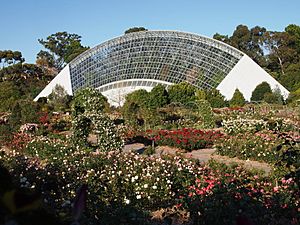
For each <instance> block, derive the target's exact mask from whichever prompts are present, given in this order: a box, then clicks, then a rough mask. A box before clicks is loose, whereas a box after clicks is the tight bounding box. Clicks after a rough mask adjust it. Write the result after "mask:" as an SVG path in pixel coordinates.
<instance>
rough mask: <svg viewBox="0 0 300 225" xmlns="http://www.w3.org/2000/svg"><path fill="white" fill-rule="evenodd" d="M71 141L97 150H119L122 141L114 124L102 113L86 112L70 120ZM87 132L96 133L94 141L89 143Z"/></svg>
mask: <svg viewBox="0 0 300 225" xmlns="http://www.w3.org/2000/svg"><path fill="white" fill-rule="evenodd" d="M72 130H73V137H72V139H73V141H74V143H75V145H78V146H82V147H83V146H89V145H91V146H93V147H94V148H96V149H97V150H98V151H105V152H109V151H120V150H122V148H123V145H124V141H123V140H122V138H121V136H120V135H119V133H118V130H117V127H116V125H115V124H114V123H113V121H112V120H110V119H109V118H108V117H107V116H105V115H104V114H103V113H93V112H87V111H85V113H83V114H81V115H78V116H77V117H75V118H74V120H73V121H72ZM89 134H94V135H96V143H95V144H89V142H88V136H89Z"/></svg>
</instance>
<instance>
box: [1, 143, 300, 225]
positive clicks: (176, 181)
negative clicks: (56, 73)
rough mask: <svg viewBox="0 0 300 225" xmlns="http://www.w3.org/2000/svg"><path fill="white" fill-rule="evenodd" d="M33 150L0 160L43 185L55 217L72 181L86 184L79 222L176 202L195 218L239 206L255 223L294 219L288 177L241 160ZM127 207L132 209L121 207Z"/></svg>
mask: <svg viewBox="0 0 300 225" xmlns="http://www.w3.org/2000/svg"><path fill="white" fill-rule="evenodd" d="M48 144H49V143H47V145H48ZM41 151H43V148H41ZM51 152H52V154H51ZM25 153H26V151H25ZM31 154H32V153H31ZM35 154H36V155H35V157H33V158H32V157H28V156H26V155H23V154H21V153H19V152H16V151H14V152H11V153H10V154H4V155H2V156H1V157H0V163H2V164H4V165H5V166H6V167H8V168H9V169H10V172H11V174H13V175H14V176H15V180H16V182H17V183H18V182H19V183H20V184H21V185H23V186H24V187H28V188H31V189H35V190H37V191H38V192H40V193H42V197H43V200H44V202H46V204H47V205H48V206H49V207H51V208H52V210H55V212H56V213H57V215H60V216H61V217H62V219H67V218H68V214H67V212H68V211H70V208H71V203H72V199H73V198H74V196H75V192H76V189H77V188H78V187H79V186H81V185H82V184H87V185H88V198H87V208H86V210H85V216H84V218H82V224H120V223H122V221H123V222H124V217H125V218H126V219H127V221H128V220H129V221H132V217H135V216H133V215H137V212H141V211H144V212H147V211H149V210H150V211H153V210H157V209H160V208H163V207H171V206H173V205H176V204H177V207H179V208H184V209H186V210H188V212H190V214H191V218H190V219H191V221H192V222H193V223H194V224H232V222H233V221H235V220H237V219H238V216H239V214H240V215H246V216H248V217H249V218H251V219H252V220H253V222H254V224H265V223H266V224H273V223H274V222H276V221H277V220H279V221H284V224H292V222H296V223H297V222H299V215H298V216H297V208H298V207H299V196H300V195H299V188H298V187H297V185H296V183H295V182H294V181H293V179H288V180H287V179H278V180H277V181H276V180H272V179H269V178H260V177H257V176H255V175H253V174H251V173H249V172H246V171H244V170H243V169H242V168H241V167H236V168H233V169H229V168H228V167H226V166H224V165H223V166H220V165H216V164H212V165H210V166H209V165H200V164H199V163H197V162H193V161H190V160H188V159H183V158H180V157H168V158H154V157H144V156H141V155H137V154H133V153H129V154H124V153H116V152H109V153H104V152H100V153H99V154H94V153H88V152H86V151H82V150H81V151H80V150H78V149H72V148H71V149H70V148H69V149H63V148H61V147H59V150H56V151H48V153H47V154H48V155H47V160H46V161H41V160H40V159H39V156H40V155H41V154H40V152H39V148H37V149H36V152H35ZM228 208H230V209H231V210H228ZM128 209H130V210H135V211H134V214H132V211H129V213H127V214H125V213H124V214H122V212H124V210H125V212H128ZM126 210H127V211H126ZM130 212H131V213H130ZM261 213H263V214H264V216H261ZM133 219H134V220H136V218H133ZM140 222H141V224H145V223H146V221H140ZM128 223H129V224H130V222H128Z"/></svg>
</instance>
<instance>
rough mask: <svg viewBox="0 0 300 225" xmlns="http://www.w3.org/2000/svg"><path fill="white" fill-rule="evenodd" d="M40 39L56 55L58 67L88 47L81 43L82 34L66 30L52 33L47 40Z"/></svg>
mask: <svg viewBox="0 0 300 225" xmlns="http://www.w3.org/2000/svg"><path fill="white" fill-rule="evenodd" d="M38 41H39V43H40V44H42V45H43V46H44V47H45V48H46V49H48V50H49V51H50V53H52V54H53V55H54V56H55V66H56V67H57V68H58V69H61V68H62V66H63V65H64V64H65V63H69V62H70V61H71V60H73V59H74V58H75V57H76V56H78V55H79V54H81V53H82V52H84V51H86V50H87V49H88V47H84V46H82V45H81V36H79V35H78V34H69V33H67V32H65V31H64V32H57V33H55V34H51V35H50V36H48V37H47V38H46V40H44V39H38Z"/></svg>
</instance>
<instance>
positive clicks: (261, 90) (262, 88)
mask: <svg viewBox="0 0 300 225" xmlns="http://www.w3.org/2000/svg"><path fill="white" fill-rule="evenodd" d="M266 93H272V89H271V87H270V85H269V84H268V83H267V82H265V81H264V82H262V83H261V84H259V85H257V86H256V88H255V89H254V90H253V92H252V96H251V99H250V100H251V101H262V100H263V99H264V95H265V94H266Z"/></svg>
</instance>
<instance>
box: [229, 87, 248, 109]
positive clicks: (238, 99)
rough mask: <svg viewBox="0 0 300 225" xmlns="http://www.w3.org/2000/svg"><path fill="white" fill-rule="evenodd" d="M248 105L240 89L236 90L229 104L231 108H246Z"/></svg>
mask: <svg viewBox="0 0 300 225" xmlns="http://www.w3.org/2000/svg"><path fill="white" fill-rule="evenodd" d="M245 103H246V101H245V98H244V95H243V94H242V93H241V92H240V91H239V89H235V91H234V94H233V96H232V98H231V100H230V102H229V105H230V107H237V106H244V105H245Z"/></svg>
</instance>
